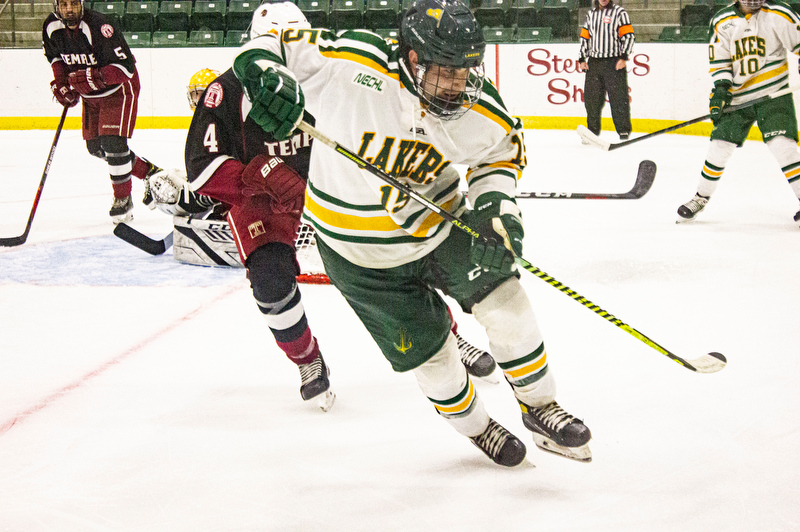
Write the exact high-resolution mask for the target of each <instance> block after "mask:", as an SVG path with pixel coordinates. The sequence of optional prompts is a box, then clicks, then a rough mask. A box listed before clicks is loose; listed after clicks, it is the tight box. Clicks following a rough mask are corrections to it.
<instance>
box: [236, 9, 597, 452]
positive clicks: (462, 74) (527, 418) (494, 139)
mask: <svg viewBox="0 0 800 532" xmlns="http://www.w3.org/2000/svg"><path fill="white" fill-rule="evenodd" d="M484 51H485V42H484V40H483V34H482V32H481V29H480V27H479V25H478V24H477V22H476V20H475V17H474V16H473V15H472V13H471V12H470V10H469V8H468V7H467V6H465V5H464V4H463V3H461V2H460V1H457V0H418V1H417V2H415V3H414V4H413V5H412V6H411V8H409V10H408V11H407V12H406V13H404V15H403V17H402V19H401V27H400V42H399V44H398V43H395V42H393V41H390V40H384V39H383V38H381V37H380V36H378V35H376V34H374V33H371V32H367V31H362V30H353V31H344V32H339V33H338V34H337V33H333V32H330V31H328V30H324V29H302V30H295V29H288V30H284V31H283V32H282V34H281V35H266V36H263V37H260V38H258V39H254V40H253V41H251V42H249V43H248V44H246V45H245V46H244V47H243V48H242V50H241V52H240V54H239V55H238V56H237V58H236V60H235V61H234V72H235V73H236V75H237V76H238V77H239V79H241V80H242V83H243V85H244V87H245V91H246V94H247V96H248V97H249V99H250V101H251V103H252V108H251V109H249V116H250V117H251V118H253V119H254V120H256V122H258V123H259V124H260V125H261V126H262V127H263V128H264V129H265V130H267V131H269V132H271V133H273V134H274V135H276V137H278V138H287V137H289V136H290V135H291V134H292V132H293V131H294V130H295V128H296V126H297V125H298V123H299V121H300V119H301V117H302V114H303V111H304V108H306V109H307V110H308V111H309V112H310V113H311V114H312V115H314V117H315V118H316V127H317V128H318V129H320V130H321V131H322V132H327V133H329V134H334V135H336V137H337V141H338V142H340V143H341V144H343V145H345V146H349V147H351V148H356V150H355V151H358V153H359V155H360V156H362V157H363V158H365V159H366V160H368V161H370V162H371V163H372V164H374V165H375V166H377V167H379V168H381V169H383V170H384V171H386V172H388V173H390V174H391V175H393V176H395V177H396V178H397V179H399V180H401V181H402V182H403V183H406V184H407V185H409V186H412V187H413V188H414V189H415V191H416V192H418V193H420V194H422V195H424V196H426V197H428V198H430V199H432V200H434V201H436V202H437V203H439V204H441V205H443V206H444V208H446V209H447V210H449V211H450V212H451V213H453V214H456V215H458V216H463V217H465V218H466V219H467V220H468V223H469V224H470V226H471V227H475V229H476V230H477V231H479V232H480V234H482V235H491V236H492V237H493V240H492V242H491V244H482V243H478V242H473V239H472V238H470V236H469V235H467V234H466V233H464V232H462V231H458V230H456V229H452V224H450V223H448V222H446V221H443V219H442V218H441V217H440V216H439V215H437V214H435V213H432V212H430V211H428V210H427V209H426V208H425V207H423V206H422V205H420V204H418V203H417V202H415V201H413V200H412V199H411V198H409V197H408V196H406V195H405V194H402V193H400V192H398V191H397V190H395V189H393V188H392V187H390V186H388V185H386V184H385V183H384V182H383V181H381V180H379V179H378V178H376V177H374V176H372V175H371V174H369V173H368V172H365V171H362V170H360V169H359V168H358V167H357V166H356V165H355V164H353V162H352V161H349V160H347V159H346V158H345V157H343V156H341V155H340V154H338V153H337V152H335V151H334V150H330V149H326V148H325V147H321V146H320V147H316V148H314V150H313V151H312V157H311V168H310V171H309V183H308V187H307V188H306V207H305V208H306V211H305V215H304V217H305V218H306V219H307V220H309V221H310V222H311V223H312V224H313V225H314V227H315V229H316V230H317V234H318V240H319V242H318V245H319V247H320V254H321V255H322V259H323V262H324V263H325V269H326V271H327V273H328V276H329V277H330V279H331V282H332V283H333V284H334V285H335V286H336V287H337V288H338V289H339V291H340V292H341V293H342V295H343V296H344V297H345V299H346V300H347V301H348V303H349V304H350V306H351V307H352V308H353V310H354V311H355V313H356V314H357V315H358V317H359V318H360V320H361V321H362V322H363V324H364V325H365V327H366V328H367V330H368V331H369V332H370V334H371V335H372V337H373V339H374V340H375V342H376V343H377V344H378V346H379V347H380V349H381V351H382V352H383V354H384V356H385V357H386V359H387V360H388V361H389V362H390V364H391V365H392V368H393V369H394V370H395V371H399V372H404V371H412V372H413V373H414V375H415V376H416V378H417V382H418V384H419V386H420V388H421V390H422V392H423V393H424V394H425V395H426V396H427V397H428V399H429V400H430V401H431V402H432V403H433V405H434V407H435V409H436V411H437V412H438V413H439V414H440V415H441V416H443V417H444V418H445V419H446V420H447V421H448V422H449V423H450V424H451V425H452V426H453V427H454V428H455V429H456V430H457V431H458V432H459V433H461V434H463V435H464V436H467V437H468V438H470V439H471V440H472V442H473V443H474V444H475V445H476V446H477V447H478V448H480V449H481V451H483V452H484V453H485V454H486V455H487V456H489V457H490V458H491V459H492V460H493V461H495V462H496V463H498V464H501V465H504V466H514V465H517V464H519V463H520V462H522V460H523V459H524V458H525V454H526V449H525V445H524V444H523V443H522V441H520V440H519V439H518V438H517V437H516V436H514V435H513V434H511V433H510V432H509V431H508V430H506V429H505V428H504V427H502V426H501V425H500V424H498V423H497V422H496V421H494V420H493V419H492V418H490V417H489V415H488V413H487V412H486V410H485V408H484V406H483V404H482V402H481V400H480V398H479V397H478V395H477V392H476V389H475V387H474V386H473V383H472V381H471V380H470V378H469V377H468V375H467V372H466V371H465V370H464V367H463V365H462V364H461V363H460V361H459V355H458V347H457V345H456V344H457V341H456V338H455V336H454V335H453V334H452V333H451V331H450V320H449V317H448V314H447V306H446V305H445V303H444V301H443V299H442V297H441V296H440V295H439V294H438V292H437V289H441V290H442V291H444V292H445V293H446V294H448V295H449V296H451V297H453V298H454V299H456V300H457V301H458V302H459V304H460V305H461V307H462V309H464V310H465V311H466V312H471V313H472V314H474V316H475V317H476V318H477V320H478V321H479V323H481V324H482V325H483V326H484V327H485V329H486V332H487V335H488V337H489V343H490V348H491V351H492V355H493V356H494V357H495V359H496V360H497V363H498V365H499V366H500V368H501V369H502V370H503V373H504V376H505V378H506V380H507V381H508V383H509V384H510V385H511V388H512V390H513V393H514V395H515V397H516V399H517V401H518V403H519V406H520V408H521V410H522V420H523V422H524V424H525V426H526V427H527V428H528V429H530V430H531V431H532V432H533V437H534V441H535V442H536V443H537V445H538V446H539V447H541V448H542V449H545V450H547V451H551V452H554V453H557V454H560V455H563V456H567V457H569V458H573V459H576V460H580V461H589V460H590V459H591V452H590V451H589V448H588V445H587V443H588V441H589V440H590V438H591V433H590V431H589V429H588V428H587V427H586V426H585V425H584V424H583V422H581V421H580V420H579V419H576V418H575V417H573V416H571V415H570V414H568V413H567V412H566V411H564V410H563V409H562V408H561V407H560V406H559V405H558V403H556V402H555V380H554V378H553V374H552V372H551V371H550V368H549V366H548V362H547V353H546V351H545V346H544V342H543V339H542V334H541V332H540V330H539V328H538V326H537V323H536V318H535V316H534V313H533V310H532V308H531V305H530V303H529V301H528V298H527V296H526V294H525V292H524V290H523V288H522V286H521V284H520V282H519V280H518V278H519V274H518V272H517V271H516V267H515V266H514V260H513V254H514V253H516V254H519V253H521V251H522V237H523V226H522V220H521V215H520V211H519V208H517V206H516V203H515V200H514V196H515V191H516V184H517V179H519V177H520V176H521V173H522V169H523V167H524V165H525V162H526V161H525V145H524V140H523V135H522V126H521V123H520V121H519V120H518V119H515V118H513V117H512V116H511V115H510V114H509V113H508V111H507V110H506V109H505V106H504V104H503V101H502V99H501V98H500V95H499V94H498V92H497V90H496V89H495V87H494V86H493V85H492V84H491V83H490V82H489V81H488V80H486V79H485V78H484V73H483V54H484ZM453 164H463V165H466V166H467V167H468V170H467V175H466V178H467V183H468V186H469V191H468V192H469V197H470V200H471V201H472V207H473V210H469V208H468V206H467V203H466V199H465V197H464V195H463V194H462V192H461V191H460V189H459V181H460V175H459V173H458V172H457V171H456V170H454V169H453V167H452V165H453ZM512 249H513V252H512V251H511V250H512Z"/></svg>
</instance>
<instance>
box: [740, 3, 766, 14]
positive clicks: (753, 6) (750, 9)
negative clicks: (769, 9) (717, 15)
mask: <svg viewBox="0 0 800 532" xmlns="http://www.w3.org/2000/svg"><path fill="white" fill-rule="evenodd" d="M763 4H764V2H763V0H740V2H739V6H740V7H741V8H742V13H744V14H745V15H749V14H751V13H755V12H756V11H758V10H759V9H761V6H762V5H763Z"/></svg>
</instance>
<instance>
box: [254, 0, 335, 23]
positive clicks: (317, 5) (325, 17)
mask: <svg viewBox="0 0 800 532" xmlns="http://www.w3.org/2000/svg"><path fill="white" fill-rule="evenodd" d="M297 7H299V8H300V10H301V11H302V12H303V14H304V15H305V16H306V19H308V22H309V24H311V27H312V28H327V27H328V26H329V22H330V11H331V8H330V3H329V2H328V0H297ZM251 13H252V12H251Z"/></svg>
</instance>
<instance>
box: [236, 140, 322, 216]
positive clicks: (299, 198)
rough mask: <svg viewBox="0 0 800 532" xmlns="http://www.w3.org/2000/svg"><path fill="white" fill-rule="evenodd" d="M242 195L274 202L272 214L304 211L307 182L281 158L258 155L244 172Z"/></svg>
mask: <svg viewBox="0 0 800 532" xmlns="http://www.w3.org/2000/svg"><path fill="white" fill-rule="evenodd" d="M242 184H243V187H242V194H243V195H244V196H259V195H261V194H266V195H268V196H269V197H270V198H272V200H273V201H272V206H273V211H274V212H276V213H285V212H292V211H299V210H301V209H302V208H303V201H304V195H305V191H306V182H305V181H303V178H302V177H300V175H299V174H298V173H297V172H295V171H294V170H293V169H292V168H290V167H289V166H288V165H287V164H286V163H284V162H283V160H282V159H281V158H280V157H270V156H269V155H264V154H261V155H257V156H256V157H254V158H253V160H252V161H250V164H248V165H247V167H246V168H245V169H244V171H243V172H242Z"/></svg>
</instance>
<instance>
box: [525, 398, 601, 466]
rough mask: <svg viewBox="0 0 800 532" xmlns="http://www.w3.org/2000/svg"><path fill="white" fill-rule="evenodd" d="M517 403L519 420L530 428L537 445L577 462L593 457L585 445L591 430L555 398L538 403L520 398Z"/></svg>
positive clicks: (590, 459)
mask: <svg viewBox="0 0 800 532" xmlns="http://www.w3.org/2000/svg"><path fill="white" fill-rule="evenodd" d="M519 406H520V408H521V409H522V422H523V424H524V425H525V428H527V429H528V430H530V431H531V432H533V441H534V443H536V446H537V447H539V448H540V449H542V450H544V451H548V452H551V453H554V454H558V455H561V456H564V457H566V458H570V459H572V460H577V461H578V462H591V461H592V451H590V450H589V446H588V445H587V443H589V440H590V439H592V433H591V432H590V431H589V427H587V426H586V425H584V424H583V421H581V420H580V419H577V418H575V417H574V416H571V415H570V414H568V413H567V412H566V411H564V409H563V408H561V407H560V406H558V403H556V402H555V401H553V402H552V403H550V404H547V405H545V406H540V407H533V406H528V405H526V404H525V403H523V402H521V401H520V402H519Z"/></svg>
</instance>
